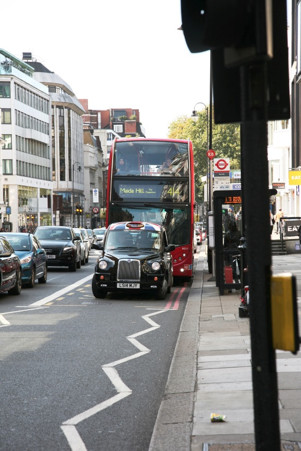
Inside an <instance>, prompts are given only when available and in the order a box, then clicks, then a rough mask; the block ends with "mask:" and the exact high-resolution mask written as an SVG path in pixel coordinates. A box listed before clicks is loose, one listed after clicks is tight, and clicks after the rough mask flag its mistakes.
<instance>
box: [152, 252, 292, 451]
mask: <svg viewBox="0 0 301 451" xmlns="http://www.w3.org/2000/svg"><path fill="white" fill-rule="evenodd" d="M196 258H197V266H196V272H195V277H194V281H193V284H192V287H191V291H190V295H189V298H188V300H187V306H186V310H185V313H184V317H183V320H182V324H181V328H180V332H179V338H178V342H177V346H176V349H175V354H174V357H173V361H172V365H171V368H170V373H169V377H168V382H167V385H166V389H165V394H164V397H163V400H162V403H161V406H160V409H159V413H158V417H157V421H156V424H155V428H154V432H153V436H152V440H151V443H150V447H149V451H169V450H170V451H226V450H233V451H253V450H255V445H254V424H253V395H252V376H251V364H250V361H251V353H250V334H249V319H248V318H239V317H238V306H239V304H240V299H239V296H240V292H239V291H233V292H232V293H227V294H225V295H224V296H220V295H219V291H218V288H217V287H216V286H215V282H213V281H211V280H210V278H211V274H209V273H208V266H207V256H206V255H205V246H204V245H203V246H202V249H201V252H200V253H199V254H197V257H196ZM299 316H300V315H299ZM277 371H278V391H279V416H280V430H281V440H282V443H281V444H282V449H283V450H284V449H285V450H292V451H294V450H301V355H300V353H299V354H297V355H296V356H294V355H293V354H291V353H289V352H284V351H278V352H277ZM211 413H218V414H221V415H226V422H222V423H211V421H210V415H211ZM271 451H273V450H271Z"/></svg>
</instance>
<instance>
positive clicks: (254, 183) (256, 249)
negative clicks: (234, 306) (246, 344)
mask: <svg viewBox="0 0 301 451" xmlns="http://www.w3.org/2000/svg"><path fill="white" fill-rule="evenodd" d="M266 98H267V81H266V65H265V63H264V62H260V63H257V64H254V65H252V66H251V65H250V66H245V67H241V99H242V100H241V109H242V124H241V127H242V130H241V131H242V133H241V136H242V146H241V152H242V159H243V166H242V170H243V173H242V179H243V196H242V197H243V209H244V220H245V227H246V240H247V249H246V252H247V261H248V278H249V285H250V336H251V352H252V380H253V404H254V426H255V443H256V449H258V450H259V449H260V450H264V451H270V450H273V451H278V450H280V430H279V411H278V387H277V371H276V355H275V350H274V349H273V346H272V325H271V305H270V304H271V300H270V283H271V282H270V280H271V245H270V220H269V190H268V186H269V185H268V158H267V105H266V103H267V101H266Z"/></svg>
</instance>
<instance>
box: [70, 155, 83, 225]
mask: <svg viewBox="0 0 301 451" xmlns="http://www.w3.org/2000/svg"><path fill="white" fill-rule="evenodd" d="M76 166H77V170H78V172H80V171H81V170H82V167H81V165H80V164H79V163H78V162H77V161H75V162H74V163H73V165H72V226H73V227H75V224H74V208H75V202H74V197H75V196H74V174H75V167H76Z"/></svg>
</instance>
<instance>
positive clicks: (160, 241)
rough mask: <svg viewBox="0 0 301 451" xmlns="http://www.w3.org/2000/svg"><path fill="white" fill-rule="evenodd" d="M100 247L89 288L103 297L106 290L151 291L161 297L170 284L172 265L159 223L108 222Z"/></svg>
mask: <svg viewBox="0 0 301 451" xmlns="http://www.w3.org/2000/svg"><path fill="white" fill-rule="evenodd" d="M94 247H95V248H97V247H98V248H100V249H101V250H103V254H102V256H101V257H100V258H99V259H98V261H97V263H96V266H95V273H94V276H93V279H92V292H93V294H94V296H95V297H96V298H104V297H105V296H106V294H107V292H109V291H123V292H128V291H131V290H133V291H135V292H138V291H153V292H154V294H155V295H156V297H157V298H158V299H164V298H165V296H166V294H167V292H169V291H170V289H171V287H172V285H173V267H172V258H171V254H170V252H171V251H173V250H174V249H175V246H174V245H173V244H170V245H168V241H167V235H166V231H165V229H164V227H163V226H161V225H156V224H150V223H147V222H120V223H114V224H111V225H110V226H109V227H108V229H107V232H106V235H105V240H104V245H103V246H99V245H97V244H94Z"/></svg>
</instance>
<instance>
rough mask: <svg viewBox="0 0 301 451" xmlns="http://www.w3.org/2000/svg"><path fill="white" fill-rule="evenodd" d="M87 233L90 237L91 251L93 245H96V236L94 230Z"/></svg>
mask: <svg viewBox="0 0 301 451" xmlns="http://www.w3.org/2000/svg"><path fill="white" fill-rule="evenodd" d="M87 233H88V237H89V241H90V249H89V250H91V247H92V244H94V240H95V236H94V233H93V230H92V229H87Z"/></svg>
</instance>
